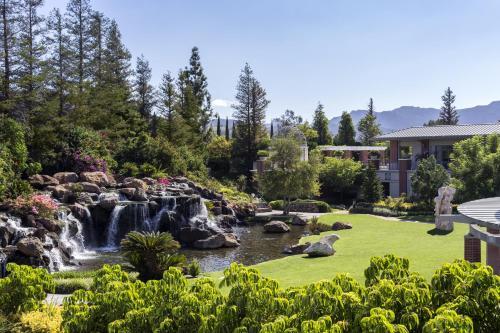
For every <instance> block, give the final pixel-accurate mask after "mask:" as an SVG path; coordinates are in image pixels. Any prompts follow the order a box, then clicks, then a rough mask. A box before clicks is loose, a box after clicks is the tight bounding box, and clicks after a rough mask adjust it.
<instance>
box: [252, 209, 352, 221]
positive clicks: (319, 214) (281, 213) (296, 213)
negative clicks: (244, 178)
mask: <svg viewBox="0 0 500 333" xmlns="http://www.w3.org/2000/svg"><path fill="white" fill-rule="evenodd" d="M341 212H342V211H339V212H335V214H342V213H341ZM346 212H347V211H346ZM326 214H330V213H303V212H290V214H289V215H290V216H293V215H300V216H304V217H306V218H308V219H310V218H311V217H314V216H321V215H326ZM255 215H256V216H274V215H283V211H282V210H273V211H271V212H264V213H257V214H255Z"/></svg>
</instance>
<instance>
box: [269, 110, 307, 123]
mask: <svg viewBox="0 0 500 333" xmlns="http://www.w3.org/2000/svg"><path fill="white" fill-rule="evenodd" d="M302 120H303V119H302V117H301V116H299V115H295V112H294V111H293V110H285V113H284V114H283V115H281V117H280V119H279V121H280V126H281V127H284V126H298V125H300V124H302ZM271 124H272V122H271Z"/></svg>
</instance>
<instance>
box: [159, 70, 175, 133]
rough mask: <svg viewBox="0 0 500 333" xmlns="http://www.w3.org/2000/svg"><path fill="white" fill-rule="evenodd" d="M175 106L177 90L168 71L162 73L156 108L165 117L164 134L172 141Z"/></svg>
mask: <svg viewBox="0 0 500 333" xmlns="http://www.w3.org/2000/svg"><path fill="white" fill-rule="evenodd" d="M176 106H177V92H176V89H175V83H174V79H173V78H172V75H171V74H170V72H167V73H165V74H163V78H162V81H161V83H160V89H159V97H158V108H159V110H160V113H161V115H162V116H163V117H164V118H165V121H166V126H165V136H166V137H167V139H168V140H169V141H173V139H174V136H175V135H174V132H175V131H176V129H177V128H176V126H175V124H174V123H175V117H176V114H175V113H176V110H175V108H176Z"/></svg>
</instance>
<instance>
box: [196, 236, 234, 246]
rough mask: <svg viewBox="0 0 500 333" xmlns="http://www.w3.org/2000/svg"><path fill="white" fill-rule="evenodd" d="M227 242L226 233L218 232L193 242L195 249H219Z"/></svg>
mask: <svg viewBox="0 0 500 333" xmlns="http://www.w3.org/2000/svg"><path fill="white" fill-rule="evenodd" d="M225 243H226V236H225V235H224V234H216V235H213V236H210V237H208V238H206V239H199V240H197V241H196V242H194V243H193V247H194V248H195V249H218V248H220V247H223V246H224V244H225Z"/></svg>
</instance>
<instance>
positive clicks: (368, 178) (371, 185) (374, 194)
mask: <svg viewBox="0 0 500 333" xmlns="http://www.w3.org/2000/svg"><path fill="white" fill-rule="evenodd" d="M383 191H384V188H383V186H382V183H381V182H380V179H379V178H378V176H377V170H376V169H375V167H374V166H373V165H372V164H370V165H369V166H368V167H367V168H366V169H365V172H364V179H363V183H362V185H361V195H362V197H363V199H364V200H365V201H366V202H371V203H373V202H377V201H379V200H380V199H382V196H383Z"/></svg>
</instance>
